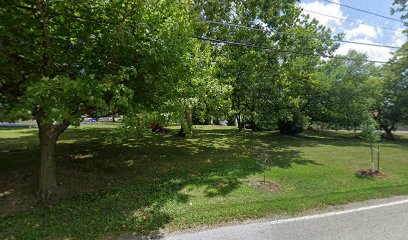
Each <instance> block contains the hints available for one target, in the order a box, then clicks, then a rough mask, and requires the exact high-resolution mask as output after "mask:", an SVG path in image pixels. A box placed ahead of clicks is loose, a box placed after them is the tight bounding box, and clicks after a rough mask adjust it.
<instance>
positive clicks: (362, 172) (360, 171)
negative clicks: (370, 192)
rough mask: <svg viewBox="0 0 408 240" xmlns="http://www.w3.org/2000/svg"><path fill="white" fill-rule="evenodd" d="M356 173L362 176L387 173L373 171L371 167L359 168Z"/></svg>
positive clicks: (378, 175)
mask: <svg viewBox="0 0 408 240" xmlns="http://www.w3.org/2000/svg"><path fill="white" fill-rule="evenodd" d="M356 175H357V176H360V177H385V175H384V174H383V173H382V172H379V171H374V173H372V172H371V169H358V170H357V171H356Z"/></svg>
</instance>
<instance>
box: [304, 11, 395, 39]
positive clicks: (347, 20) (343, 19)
mask: <svg viewBox="0 0 408 240" xmlns="http://www.w3.org/2000/svg"><path fill="white" fill-rule="evenodd" d="M303 11H305V12H309V13H314V14H317V15H321V16H325V17H329V18H334V19H339V20H342V21H346V22H352V23H357V24H361V25H365V26H370V27H375V28H381V29H384V30H387V31H392V32H397V33H402V32H401V31H398V30H396V29H392V28H386V27H380V26H375V25H371V24H367V23H362V22H359V21H354V20H350V19H346V18H341V17H336V16H332V15H328V14H324V13H319V12H315V11H312V10H308V9H304V8H303Z"/></svg>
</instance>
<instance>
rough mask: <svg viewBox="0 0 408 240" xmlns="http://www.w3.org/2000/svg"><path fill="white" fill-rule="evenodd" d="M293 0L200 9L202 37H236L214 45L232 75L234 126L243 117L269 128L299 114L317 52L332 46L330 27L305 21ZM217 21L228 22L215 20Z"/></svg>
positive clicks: (327, 51) (257, 126)
mask: <svg viewBox="0 0 408 240" xmlns="http://www.w3.org/2000/svg"><path fill="white" fill-rule="evenodd" d="M295 3H296V1H294V0H293V1H257V2H256V3H254V2H232V1H227V2H223V4H224V6H223V8H222V9H225V10H224V11H223V12H221V13H220V12H216V13H214V10H213V9H219V7H215V6H216V4H215V6H214V4H213V5H211V4H210V5H209V6H204V7H203V10H202V11H201V12H203V19H204V21H207V22H210V23H209V24H208V29H207V31H206V37H208V38H213V39H222V40H227V41H229V42H234V43H238V44H235V45H231V44H228V43H227V44H224V43H219V45H218V46H219V48H220V49H221V51H222V53H223V56H224V61H223V62H222V64H220V68H221V69H223V71H222V72H223V74H224V76H225V77H226V78H229V79H231V80H232V86H233V91H232V99H231V100H232V107H231V108H232V112H233V113H235V115H236V118H237V122H238V126H239V129H240V130H242V129H243V128H244V125H245V122H248V123H251V125H252V128H253V129H273V128H276V127H277V125H282V126H283V128H285V126H284V125H290V122H293V120H295V121H297V120H298V119H301V118H303V115H302V114H301V112H302V109H301V105H302V104H303V102H302V101H303V99H302V98H301V97H300V96H301V95H302V94H303V93H304V90H303V89H307V86H308V85H309V84H310V83H311V78H310V74H311V73H312V72H314V71H315V69H314V67H315V66H316V65H317V64H318V63H319V62H320V57H319V56H318V54H330V53H331V52H333V51H334V50H335V48H336V44H334V42H333V41H332V40H331V32H330V31H329V30H327V29H326V28H324V27H323V26H321V25H319V23H318V22H317V21H316V20H312V21H309V17H308V16H307V15H302V11H301V9H300V8H298V7H296V5H295ZM214 21H215V22H216V23H217V22H218V24H214ZM223 22H229V23H232V24H233V25H228V24H219V23H223ZM237 25H238V26H237ZM239 26H244V27H239ZM246 27H251V28H255V30H254V29H248V28H246ZM243 45H244V46H243ZM248 45H250V46H252V47H248ZM245 46H246V47H245ZM286 129H289V128H286Z"/></svg>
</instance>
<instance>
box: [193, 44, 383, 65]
mask: <svg viewBox="0 0 408 240" xmlns="http://www.w3.org/2000/svg"><path fill="white" fill-rule="evenodd" d="M194 38H196V39H199V40H202V41H210V42H214V43H218V44H226V45H232V46H238V47H248V48H253V49H260V50H263V51H268V52H273V51H277V52H284V53H291V54H295V55H303V56H315V57H324V58H330V59H342V60H350V61H360V62H369V63H381V64H385V63H387V62H384V61H376V60H368V59H367V60H360V59H355V58H348V57H343V56H332V55H327V54H319V53H308V52H300V51H293V50H283V49H277V48H272V47H268V48H265V47H261V46H257V45H252V44H248V43H239V42H232V41H227V40H219V39H214V38H207V37H194Z"/></svg>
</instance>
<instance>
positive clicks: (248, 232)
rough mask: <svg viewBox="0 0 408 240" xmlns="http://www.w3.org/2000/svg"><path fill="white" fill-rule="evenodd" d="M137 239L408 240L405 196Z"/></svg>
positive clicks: (407, 212) (407, 206) (407, 198)
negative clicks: (310, 213)
mask: <svg viewBox="0 0 408 240" xmlns="http://www.w3.org/2000/svg"><path fill="white" fill-rule="evenodd" d="M139 239H165V240H176V239H177V240H178V239H180V240H188V239H194V240H200V239H206V240H207V239H210V240H229V239H248V240H249V239H250V240H257V239H269V240H272V239H279V240H286V239H301V240H312V239H313V240H320V239H325V240H330V239H333V240H334V239H336V240H339V239H340V240H341V239H344V240H357V239H358V240H366V239H367V240H368V239H369V240H379V239H386V240H407V239H408V196H403V197H394V198H390V199H380V200H373V201H368V202H364V203H354V204H350V205H346V206H343V207H342V208H341V209H337V210H333V211H329V212H320V213H316V214H313V215H308V216H300V217H296V218H283V219H278V220H276V219H275V220H268V221H262V222H253V223H247V224H241V225H235V226H226V227H220V228H214V229H209V230H204V231H200V232H192V233H178V234H172V235H159V236H152V237H145V238H139Z"/></svg>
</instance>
